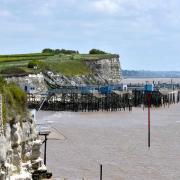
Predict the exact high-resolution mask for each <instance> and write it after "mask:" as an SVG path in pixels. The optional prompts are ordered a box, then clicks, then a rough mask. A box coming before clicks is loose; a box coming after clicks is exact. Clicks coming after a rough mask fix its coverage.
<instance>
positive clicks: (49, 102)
mask: <svg viewBox="0 0 180 180" xmlns="http://www.w3.org/2000/svg"><path fill="white" fill-rule="evenodd" d="M149 93H151V94H152V96H151V105H152V106H154V107H161V106H166V105H170V104H172V103H177V102H179V100H180V89H179V88H176V89H175V88H159V89H158V88H157V87H156V88H154V90H153V91H151V92H149V91H148V90H146V89H145V88H144V86H138V85H137V86H134V87H132V86H130V87H128V88H127V89H126V88H125V90H124V89H123V88H122V85H106V86H98V85H97V86H79V87H77V86H62V87H58V88H56V89H50V90H48V91H47V92H46V93H28V94H27V97H28V98H27V99H28V106H29V108H32V109H37V110H38V109H39V107H40V108H41V109H42V110H51V111H74V112H78V111H81V112H90V111H92V112H93V111H122V110H123V111H125V110H128V111H131V110H132V107H138V106H141V105H144V106H147V105H148V94H149Z"/></svg>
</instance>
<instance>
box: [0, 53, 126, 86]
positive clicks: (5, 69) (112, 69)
mask: <svg viewBox="0 0 180 180" xmlns="http://www.w3.org/2000/svg"><path fill="white" fill-rule="evenodd" d="M38 73H43V74H44V75H45V76H46V77H47V78H46V79H49V78H50V79H51V80H53V79H56V80H57V81H59V82H62V83H60V85H73V84H116V83H119V82H120V81H121V78H122V76H121V66H120V61H119V55H116V54H110V53H105V52H103V51H100V50H95V49H92V50H91V51H90V52H89V53H88V54H80V53H79V52H78V51H72V50H63V49H62V50H52V49H44V50H43V51H42V52H41V53H32V54H15V55H0V74H2V75H4V76H8V77H9V76H27V75H29V74H38ZM57 77H58V78H57Z"/></svg>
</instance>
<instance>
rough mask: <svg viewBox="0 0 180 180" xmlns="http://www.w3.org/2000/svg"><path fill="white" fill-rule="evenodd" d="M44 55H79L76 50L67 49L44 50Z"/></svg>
mask: <svg viewBox="0 0 180 180" xmlns="http://www.w3.org/2000/svg"><path fill="white" fill-rule="evenodd" d="M42 53H51V54H79V52H78V51H75V50H69V49H68V50H67V49H50V48H46V49H43V50H42Z"/></svg>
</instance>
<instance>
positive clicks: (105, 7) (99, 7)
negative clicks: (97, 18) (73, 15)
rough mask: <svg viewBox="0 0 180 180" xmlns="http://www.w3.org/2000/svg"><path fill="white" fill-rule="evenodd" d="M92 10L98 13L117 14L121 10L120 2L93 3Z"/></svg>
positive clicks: (103, 0) (105, 0)
mask: <svg viewBox="0 0 180 180" xmlns="http://www.w3.org/2000/svg"><path fill="white" fill-rule="evenodd" d="M92 8H93V9H94V10H96V11H98V12H104V13H110V14H112V13H116V12H117V11H118V9H119V5H118V1H113V0H96V1H94V2H93V3H92Z"/></svg>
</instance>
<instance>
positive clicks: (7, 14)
mask: <svg viewBox="0 0 180 180" xmlns="http://www.w3.org/2000/svg"><path fill="white" fill-rule="evenodd" d="M10 16H12V14H11V12H10V11H8V10H0V17H10Z"/></svg>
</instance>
